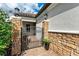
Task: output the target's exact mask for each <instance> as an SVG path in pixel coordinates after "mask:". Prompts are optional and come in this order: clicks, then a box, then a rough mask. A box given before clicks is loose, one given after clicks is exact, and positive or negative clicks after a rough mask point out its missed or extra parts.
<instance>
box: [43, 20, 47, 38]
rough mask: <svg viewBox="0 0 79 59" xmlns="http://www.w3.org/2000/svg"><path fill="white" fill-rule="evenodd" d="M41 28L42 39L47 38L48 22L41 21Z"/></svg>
mask: <svg viewBox="0 0 79 59" xmlns="http://www.w3.org/2000/svg"><path fill="white" fill-rule="evenodd" d="M42 28H43V38H44V37H46V38H48V20H44V21H43V24H42Z"/></svg>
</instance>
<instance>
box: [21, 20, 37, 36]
mask: <svg viewBox="0 0 79 59" xmlns="http://www.w3.org/2000/svg"><path fill="white" fill-rule="evenodd" d="M26 24H30V33H28V34H30V35H34V33H35V31H36V29H35V28H36V25H35V24H36V23H33V22H27V21H23V22H22V28H23V34H25V35H27V31H26Z"/></svg>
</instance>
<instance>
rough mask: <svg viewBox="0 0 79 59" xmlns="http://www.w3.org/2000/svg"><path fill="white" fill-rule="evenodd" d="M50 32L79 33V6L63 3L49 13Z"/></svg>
mask: <svg viewBox="0 0 79 59" xmlns="http://www.w3.org/2000/svg"><path fill="white" fill-rule="evenodd" d="M48 16H49V17H48V19H49V31H56V32H59V31H60V32H71V33H72V32H73V33H74V32H75V33H79V4H78V3H69V4H68V3H62V4H58V5H57V6H56V7H54V8H53V9H51V10H50V12H49V13H48Z"/></svg>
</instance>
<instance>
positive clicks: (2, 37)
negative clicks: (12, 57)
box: [0, 9, 12, 55]
mask: <svg viewBox="0 0 79 59" xmlns="http://www.w3.org/2000/svg"><path fill="white" fill-rule="evenodd" d="M6 18H7V14H6V13H5V12H4V11H3V10H2V9H0V55H5V53H6V50H5V49H6V48H7V47H8V46H9V45H10V44H11V27H12V26H11V24H10V23H8V22H5V19H6Z"/></svg>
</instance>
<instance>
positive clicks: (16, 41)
mask: <svg viewBox="0 0 79 59" xmlns="http://www.w3.org/2000/svg"><path fill="white" fill-rule="evenodd" d="M11 22H12V24H13V29H12V32H13V34H12V55H19V54H20V53H21V26H22V23H21V19H19V18H12V20H11Z"/></svg>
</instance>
